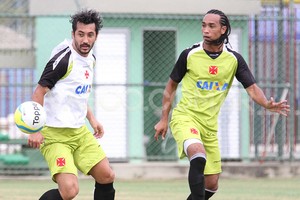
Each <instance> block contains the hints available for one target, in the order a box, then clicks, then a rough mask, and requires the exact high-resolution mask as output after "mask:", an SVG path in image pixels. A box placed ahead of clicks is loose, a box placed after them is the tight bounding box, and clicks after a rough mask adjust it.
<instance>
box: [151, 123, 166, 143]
mask: <svg viewBox="0 0 300 200" xmlns="http://www.w3.org/2000/svg"><path fill="white" fill-rule="evenodd" d="M154 129H155V135H154V138H155V140H156V141H157V140H158V139H159V135H161V138H162V139H163V140H164V139H165V137H166V134H167V131H168V121H166V120H160V121H159V122H158V123H157V124H156V125H155V126H154Z"/></svg>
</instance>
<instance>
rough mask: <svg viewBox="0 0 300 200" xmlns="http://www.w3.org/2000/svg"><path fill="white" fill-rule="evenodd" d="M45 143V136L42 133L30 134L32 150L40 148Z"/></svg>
mask: <svg viewBox="0 0 300 200" xmlns="http://www.w3.org/2000/svg"><path fill="white" fill-rule="evenodd" d="M43 142H44V136H43V135H42V134H41V133H40V132H37V133H34V134H29V136H28V145H29V146H30V147H32V148H40V145H41V144H42V143H43Z"/></svg>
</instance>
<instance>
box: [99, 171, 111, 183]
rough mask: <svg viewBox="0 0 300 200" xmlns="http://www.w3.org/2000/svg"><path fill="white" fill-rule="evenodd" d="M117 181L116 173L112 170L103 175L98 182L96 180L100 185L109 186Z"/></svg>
mask: <svg viewBox="0 0 300 200" xmlns="http://www.w3.org/2000/svg"><path fill="white" fill-rule="evenodd" d="M114 180H115V173H114V171H112V170H109V171H107V172H105V173H103V174H102V175H101V177H99V179H98V180H96V181H97V182H98V183H102V184H107V183H112V182H114Z"/></svg>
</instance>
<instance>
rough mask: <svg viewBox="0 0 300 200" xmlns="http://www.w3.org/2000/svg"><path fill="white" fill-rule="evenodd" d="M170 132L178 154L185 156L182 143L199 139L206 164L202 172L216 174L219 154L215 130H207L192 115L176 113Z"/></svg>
mask: <svg viewBox="0 0 300 200" xmlns="http://www.w3.org/2000/svg"><path fill="white" fill-rule="evenodd" d="M170 128H171V132H172V134H173V136H174V138H175V140H176V143H177V148H178V156H179V157H180V158H184V157H186V155H185V152H184V149H183V144H184V141H186V140H187V139H192V138H196V139H199V140H200V141H201V142H202V143H203V145H204V148H205V151H206V165H205V169H204V174H205V175H209V174H218V173H221V172H222V169H221V154H220V149H219V141H218V136H217V132H212V131H210V132H208V131H206V130H205V129H204V128H203V126H201V124H200V123H199V122H197V121H195V120H194V119H193V118H192V117H190V116H186V115H176V117H172V120H171V122H170Z"/></svg>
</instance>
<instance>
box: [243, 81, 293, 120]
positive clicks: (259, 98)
mask: <svg viewBox="0 0 300 200" xmlns="http://www.w3.org/2000/svg"><path fill="white" fill-rule="evenodd" d="M246 91H247V93H248V95H249V96H250V97H251V98H252V99H253V100H254V101H255V102H256V103H257V104H259V105H261V106H263V107H264V108H266V109H267V110H269V111H271V112H276V113H279V114H281V115H284V116H287V114H288V113H289V111H290V105H288V104H287V100H281V101H279V102H275V101H274V99H273V97H271V98H270V100H268V99H267V98H266V96H265V95H264V93H263V91H262V90H261V89H260V88H259V87H258V86H257V85H256V84H253V85H251V86H249V87H247V88H246Z"/></svg>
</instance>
